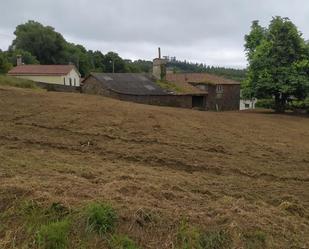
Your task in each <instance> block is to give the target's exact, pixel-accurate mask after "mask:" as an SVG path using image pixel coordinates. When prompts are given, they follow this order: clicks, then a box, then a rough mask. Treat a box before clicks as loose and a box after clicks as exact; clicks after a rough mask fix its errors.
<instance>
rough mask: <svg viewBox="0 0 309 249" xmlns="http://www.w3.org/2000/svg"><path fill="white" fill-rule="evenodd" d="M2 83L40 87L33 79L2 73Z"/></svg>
mask: <svg viewBox="0 0 309 249" xmlns="http://www.w3.org/2000/svg"><path fill="white" fill-rule="evenodd" d="M0 85H2V86H13V87H19V88H31V89H38V88H39V87H38V86H37V85H36V84H35V82H33V81H31V80H24V79H19V78H14V77H10V76H4V75H0Z"/></svg>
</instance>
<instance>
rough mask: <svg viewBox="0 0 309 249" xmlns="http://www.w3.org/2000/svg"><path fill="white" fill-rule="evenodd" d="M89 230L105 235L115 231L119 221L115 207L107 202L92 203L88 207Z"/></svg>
mask: <svg viewBox="0 0 309 249" xmlns="http://www.w3.org/2000/svg"><path fill="white" fill-rule="evenodd" d="M86 217H87V231H88V232H97V233H98V234H100V235H104V234H106V233H108V232H111V231H113V229H114V228H115V223H116V221H117V213H116V211H115V209H114V208H113V207H112V206H110V205H109V204H106V203H92V204H90V205H88V207H87V208H86Z"/></svg>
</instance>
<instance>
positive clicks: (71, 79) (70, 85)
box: [70, 78, 72, 86]
mask: <svg viewBox="0 0 309 249" xmlns="http://www.w3.org/2000/svg"><path fill="white" fill-rule="evenodd" d="M70 86H72V78H70Z"/></svg>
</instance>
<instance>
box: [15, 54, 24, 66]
mask: <svg viewBox="0 0 309 249" xmlns="http://www.w3.org/2000/svg"><path fill="white" fill-rule="evenodd" d="M22 64H23V59H22V56H21V55H17V59H16V65H17V66H21V65H22Z"/></svg>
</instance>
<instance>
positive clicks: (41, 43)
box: [10, 21, 66, 64]
mask: <svg viewBox="0 0 309 249" xmlns="http://www.w3.org/2000/svg"><path fill="white" fill-rule="evenodd" d="M14 34H15V35H16V38H15V39H14V41H13V43H12V45H11V46H10V50H15V49H21V50H24V51H28V52H30V53H31V54H32V55H33V56H35V57H36V58H37V59H38V60H39V61H40V63H41V64H57V63H58V61H59V60H61V56H62V52H63V50H64V49H65V45H66V41H65V39H64V38H63V37H62V35H61V34H60V33H57V32H55V30H54V28H53V27H50V26H43V25H42V24H41V23H38V22H35V21H28V22H27V23H25V24H21V25H18V26H17V27H16V30H15V32H14Z"/></svg>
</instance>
